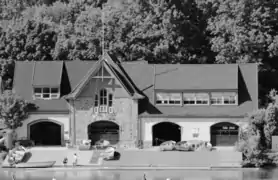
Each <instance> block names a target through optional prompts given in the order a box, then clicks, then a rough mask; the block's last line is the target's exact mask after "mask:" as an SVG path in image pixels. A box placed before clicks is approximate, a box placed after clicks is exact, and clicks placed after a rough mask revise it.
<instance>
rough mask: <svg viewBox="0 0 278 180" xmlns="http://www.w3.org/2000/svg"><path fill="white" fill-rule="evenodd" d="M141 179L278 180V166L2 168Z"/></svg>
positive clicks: (84, 179) (72, 179)
mask: <svg viewBox="0 0 278 180" xmlns="http://www.w3.org/2000/svg"><path fill="white" fill-rule="evenodd" d="M13 173H15V176H16V180H52V178H53V177H55V178H56V180H76V179H78V180H79V179H80V180H141V179H143V174H144V173H145V174H146V176H147V179H148V180H166V178H170V179H171V180H261V179H264V180H276V179H277V178H278V169H274V170H256V169H240V170H215V171H213V170H157V171H155V170H152V171H142V170H123V171H119V170H118V171H110V170H109V171H108V170H102V171H99V170H84V169H83V170H80V169H71V170H56V171H54V170H21V169H19V170H15V169H13V170H6V169H3V170H0V179H1V180H12V178H11V175H12V174H13Z"/></svg>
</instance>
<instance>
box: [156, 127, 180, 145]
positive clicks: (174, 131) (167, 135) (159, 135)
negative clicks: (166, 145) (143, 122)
mask: <svg viewBox="0 0 278 180" xmlns="http://www.w3.org/2000/svg"><path fill="white" fill-rule="evenodd" d="M152 134H153V140H152V141H153V143H152V145H153V146H159V145H160V144H161V143H163V142H164V141H169V140H172V141H176V142H178V141H180V140H181V127H180V126H179V125H178V124H176V123H172V122H160V123H157V124H155V125H154V126H153V127H152Z"/></svg>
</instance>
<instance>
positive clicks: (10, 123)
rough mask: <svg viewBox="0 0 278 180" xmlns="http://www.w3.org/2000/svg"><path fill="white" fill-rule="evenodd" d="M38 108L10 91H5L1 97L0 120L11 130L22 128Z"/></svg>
mask: <svg viewBox="0 0 278 180" xmlns="http://www.w3.org/2000/svg"><path fill="white" fill-rule="evenodd" d="M36 108H37V107H36V106H35V105H34V104H33V103H31V102H27V101H25V100H23V99H22V98H21V97H19V96H18V95H16V94H14V93H12V92H10V91H5V93H4V94H2V95H1V96H0V119H2V120H4V124H5V125H6V127H7V128H9V129H16V128H18V127H21V126H22V122H23V121H24V120H25V119H26V118H27V117H28V115H29V112H30V111H31V110H35V109H36Z"/></svg>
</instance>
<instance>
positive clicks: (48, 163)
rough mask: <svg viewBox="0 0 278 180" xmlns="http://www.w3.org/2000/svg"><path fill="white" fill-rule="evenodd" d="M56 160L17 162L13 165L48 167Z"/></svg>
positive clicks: (18, 166)
mask: <svg viewBox="0 0 278 180" xmlns="http://www.w3.org/2000/svg"><path fill="white" fill-rule="evenodd" d="M55 163H56V161H45V162H27V163H19V164H16V165H15V168H50V167H53V165H54V164H55Z"/></svg>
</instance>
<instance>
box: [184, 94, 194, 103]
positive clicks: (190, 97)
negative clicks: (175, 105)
mask: <svg viewBox="0 0 278 180" xmlns="http://www.w3.org/2000/svg"><path fill="white" fill-rule="evenodd" d="M183 104H185V105H188V104H196V98H195V94H194V93H183Z"/></svg>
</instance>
